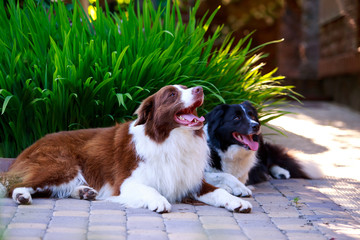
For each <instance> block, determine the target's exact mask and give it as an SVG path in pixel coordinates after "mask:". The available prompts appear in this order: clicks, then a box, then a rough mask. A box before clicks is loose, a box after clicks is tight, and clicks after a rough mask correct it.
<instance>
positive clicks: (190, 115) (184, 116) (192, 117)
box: [181, 114, 205, 122]
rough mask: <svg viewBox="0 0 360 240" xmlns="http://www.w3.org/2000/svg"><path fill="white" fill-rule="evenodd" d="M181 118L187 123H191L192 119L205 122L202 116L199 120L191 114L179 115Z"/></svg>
mask: <svg viewBox="0 0 360 240" xmlns="http://www.w3.org/2000/svg"><path fill="white" fill-rule="evenodd" d="M181 116H182V117H183V118H185V119H186V120H187V121H189V122H192V121H193V120H194V119H196V120H198V121H199V122H203V121H205V118H204V117H203V116H201V117H200V118H199V117H197V116H195V115H193V114H181Z"/></svg>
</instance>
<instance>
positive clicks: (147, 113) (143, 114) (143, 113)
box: [135, 96, 154, 126]
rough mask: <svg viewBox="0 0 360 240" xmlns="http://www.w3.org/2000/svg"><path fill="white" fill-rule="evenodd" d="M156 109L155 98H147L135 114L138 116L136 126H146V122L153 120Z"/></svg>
mask: <svg viewBox="0 0 360 240" xmlns="http://www.w3.org/2000/svg"><path fill="white" fill-rule="evenodd" d="M153 108H154V96H150V97H148V98H146V99H145V100H144V101H143V102H142V103H141V104H140V106H139V108H138V109H137V110H136V111H135V114H136V115H138V119H137V120H136V123H135V126H137V125H142V124H145V123H146V121H148V120H149V119H151V118H152V114H153Z"/></svg>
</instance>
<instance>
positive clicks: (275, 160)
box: [264, 143, 323, 179]
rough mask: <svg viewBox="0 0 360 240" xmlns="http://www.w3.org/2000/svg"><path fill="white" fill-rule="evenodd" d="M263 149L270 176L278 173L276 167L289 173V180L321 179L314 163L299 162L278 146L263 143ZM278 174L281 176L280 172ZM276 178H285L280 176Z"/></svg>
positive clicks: (320, 173)
mask: <svg viewBox="0 0 360 240" xmlns="http://www.w3.org/2000/svg"><path fill="white" fill-rule="evenodd" d="M264 149H265V150H266V155H267V156H266V157H267V160H266V162H267V164H268V167H269V169H270V173H271V174H272V175H274V173H273V172H277V171H279V169H278V168H277V167H276V166H279V167H280V168H283V169H286V170H287V171H289V173H290V177H291V178H304V179H316V178H321V177H322V175H323V174H322V172H321V170H320V169H319V168H318V166H317V165H316V164H315V163H310V162H305V161H299V160H297V159H296V158H295V157H294V156H292V155H291V154H289V153H288V152H287V150H286V149H285V148H283V147H281V146H279V145H276V144H271V143H264ZM279 174H280V175H281V170H280V173H279ZM277 178H287V177H285V176H284V177H282V176H280V177H277Z"/></svg>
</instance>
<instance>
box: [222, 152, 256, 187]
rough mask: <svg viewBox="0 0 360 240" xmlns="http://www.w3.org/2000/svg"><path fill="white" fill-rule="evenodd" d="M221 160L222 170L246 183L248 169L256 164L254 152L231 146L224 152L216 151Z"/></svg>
mask: <svg viewBox="0 0 360 240" xmlns="http://www.w3.org/2000/svg"><path fill="white" fill-rule="evenodd" d="M216 151H217V153H218V154H219V156H220V158H221V159H222V170H223V171H224V172H227V173H230V174H232V175H234V176H235V177H237V178H238V179H239V180H240V181H241V182H242V183H244V184H245V183H246V181H247V179H248V173H249V171H250V169H251V168H252V167H253V166H255V164H256V163H257V158H256V151H250V150H247V149H245V148H243V147H241V146H238V145H231V146H230V147H229V148H228V149H227V150H226V151H225V152H223V151H221V150H219V149H216Z"/></svg>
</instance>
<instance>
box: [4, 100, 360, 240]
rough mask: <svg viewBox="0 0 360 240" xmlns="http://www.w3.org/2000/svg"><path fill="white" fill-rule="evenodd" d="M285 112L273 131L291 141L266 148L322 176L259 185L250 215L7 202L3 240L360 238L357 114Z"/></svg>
mask: <svg viewBox="0 0 360 240" xmlns="http://www.w3.org/2000/svg"><path fill="white" fill-rule="evenodd" d="M286 110H290V111H293V112H297V113H298V114H297V115H286V116H283V117H281V118H279V119H276V120H273V121H272V122H271V124H272V125H273V126H279V127H282V128H283V129H285V132H286V134H287V135H288V137H282V136H273V135H267V139H268V141H272V142H276V143H279V144H281V145H283V146H286V147H287V148H288V149H289V150H290V152H291V153H292V154H293V155H294V156H296V157H297V158H298V159H299V161H300V162H301V163H302V164H304V165H306V168H307V169H309V170H312V172H313V173H314V174H315V173H316V174H320V173H321V172H322V175H323V177H322V178H321V179H313V180H303V179H289V180H271V181H269V182H265V183H261V184H258V185H256V186H255V190H254V191H253V197H251V198H247V200H249V201H250V202H251V203H252V205H253V210H252V212H251V213H249V214H239V213H235V214H234V213H231V212H228V211H227V210H225V209H223V208H214V207H210V206H206V205H200V206H199V205H196V206H194V205H189V204H174V205H173V206H172V212H171V213H167V214H157V213H153V212H151V211H148V210H146V209H126V208H123V207H121V206H119V205H118V204H114V203H108V202H100V201H92V202H89V201H83V200H74V199H60V200H59V199H35V200H34V203H33V205H30V206H17V205H16V204H14V203H13V201H12V200H11V199H9V198H5V199H0V211H1V212H0V219H1V224H0V230H2V231H3V232H4V238H5V239H146V240H149V239H179V240H183V239H186V240H187V239H360V227H359V226H360V210H359V209H360V207H359V204H360V203H359V202H360V201H359V200H360V190H359V189H360V176H359V174H358V173H357V171H358V169H359V167H360V165H359V164H360V114H358V113H355V112H354V111H350V110H348V109H347V108H344V107H339V106H337V105H333V104H329V103H319V102H316V103H306V104H305V105H304V107H303V108H286ZM263 130H264V131H265V132H267V133H268V132H269V131H268V130H266V129H265V128H264V129H263Z"/></svg>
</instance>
